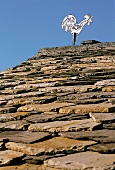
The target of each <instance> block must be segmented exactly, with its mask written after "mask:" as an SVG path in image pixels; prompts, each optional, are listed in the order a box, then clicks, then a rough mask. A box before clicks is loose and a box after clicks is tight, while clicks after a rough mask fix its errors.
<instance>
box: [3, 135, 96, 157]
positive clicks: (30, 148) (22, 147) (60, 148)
mask: <svg viewBox="0 0 115 170" xmlns="http://www.w3.org/2000/svg"><path fill="white" fill-rule="evenodd" d="M92 144H95V142H94V141H77V140H74V139H68V138H63V137H55V138H53V139H49V140H46V141H43V142H38V143H35V144H22V143H14V142H8V143H6V144H5V146H6V148H7V149H11V150H14V151H19V152H23V153H25V154H27V155H41V154H58V153H74V152H78V151H84V150H85V147H86V146H89V145H92Z"/></svg>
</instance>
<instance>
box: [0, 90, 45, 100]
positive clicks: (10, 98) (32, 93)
mask: <svg viewBox="0 0 115 170" xmlns="http://www.w3.org/2000/svg"><path fill="white" fill-rule="evenodd" d="M44 94H45V93H44V92H40V91H37V92H36V91H35V92H27V93H22V94H16V95H5V96H2V97H1V98H0V100H12V99H16V98H23V97H35V96H36V97H39V96H43V95H44Z"/></svg>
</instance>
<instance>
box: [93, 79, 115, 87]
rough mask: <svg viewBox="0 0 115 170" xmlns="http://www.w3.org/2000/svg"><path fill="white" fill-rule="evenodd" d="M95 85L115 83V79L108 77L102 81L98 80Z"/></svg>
mask: <svg viewBox="0 0 115 170" xmlns="http://www.w3.org/2000/svg"><path fill="white" fill-rule="evenodd" d="M95 85H96V86H97V85H98V86H107V85H112V86H113V85H115V79H108V80H102V81H98V82H96V83H95Z"/></svg>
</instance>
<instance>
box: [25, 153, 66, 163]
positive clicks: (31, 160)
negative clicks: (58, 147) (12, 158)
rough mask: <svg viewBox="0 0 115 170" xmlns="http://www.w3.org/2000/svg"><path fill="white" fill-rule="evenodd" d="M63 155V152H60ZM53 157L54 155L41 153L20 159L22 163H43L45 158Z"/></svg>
mask: <svg viewBox="0 0 115 170" xmlns="http://www.w3.org/2000/svg"><path fill="white" fill-rule="evenodd" d="M59 155H61V154H59ZM62 155H63V156H65V155H64V154H62ZM53 157H55V155H42V156H26V157H24V158H23V160H22V161H24V163H28V164H37V165H38V164H43V162H44V161H45V160H47V159H50V158H53Z"/></svg>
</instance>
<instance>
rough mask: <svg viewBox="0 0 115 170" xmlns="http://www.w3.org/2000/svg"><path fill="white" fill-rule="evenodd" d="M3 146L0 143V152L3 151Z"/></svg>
mask: <svg viewBox="0 0 115 170" xmlns="http://www.w3.org/2000/svg"><path fill="white" fill-rule="evenodd" d="M0 141H1V140H0ZM3 145H4V143H3V142H0V151H1V150H3Z"/></svg>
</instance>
